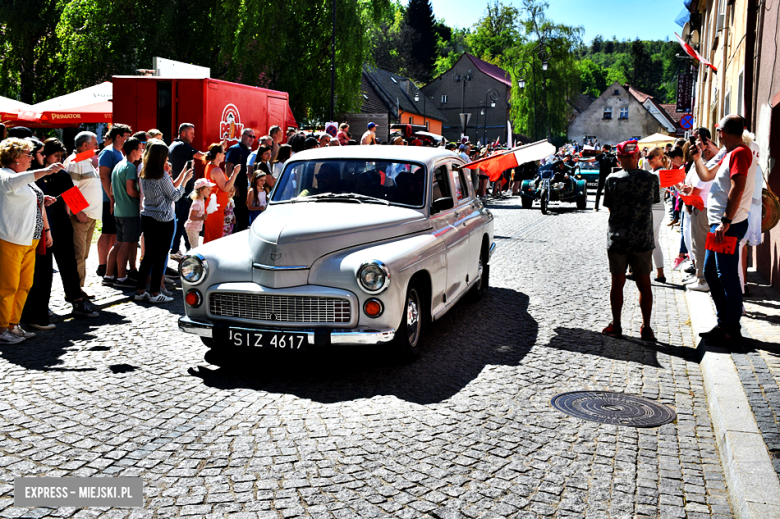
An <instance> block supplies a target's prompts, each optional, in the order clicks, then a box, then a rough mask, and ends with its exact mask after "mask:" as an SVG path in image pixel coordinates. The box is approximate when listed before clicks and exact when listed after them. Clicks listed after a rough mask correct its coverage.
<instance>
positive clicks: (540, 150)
mask: <svg viewBox="0 0 780 519" xmlns="http://www.w3.org/2000/svg"><path fill="white" fill-rule="evenodd" d="M554 154H555V146H553V145H552V144H550V143H549V142H547V140H543V141H538V142H534V143H532V144H526V145H524V146H520V147H518V148H515V149H513V150H509V151H507V152H505V153H498V154H495V155H491V156H490V157H487V158H485V159H481V160H476V161H474V162H469V163H468V164H465V165H464V166H463V169H477V168H479V169H481V170H482V171H484V172H485V173H486V174H487V175H488V176H489V177H490V180H491V182H495V181H496V180H498V179H499V178H501V173H503V172H504V171H506V170H508V169H512V168H516V167H517V166H520V165H522V164H525V163H526V162H533V161H536V160H542V159H543V158H546V157H549V156H550V155H554Z"/></svg>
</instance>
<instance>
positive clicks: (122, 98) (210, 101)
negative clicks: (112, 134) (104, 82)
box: [112, 76, 298, 151]
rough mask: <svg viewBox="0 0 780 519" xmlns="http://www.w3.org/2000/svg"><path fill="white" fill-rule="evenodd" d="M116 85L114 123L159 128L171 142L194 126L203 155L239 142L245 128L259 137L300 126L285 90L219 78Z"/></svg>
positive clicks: (130, 80) (129, 80) (131, 80)
mask: <svg viewBox="0 0 780 519" xmlns="http://www.w3.org/2000/svg"><path fill="white" fill-rule="evenodd" d="M112 82H113V86H114V91H113V105H114V114H113V121H114V122H115V123H123V124H128V125H130V127H131V128H132V129H133V131H134V132H135V131H141V130H151V129H152V128H157V129H158V130H160V131H161V132H162V133H163V137H164V140H165V142H167V143H170V142H171V140H172V139H174V138H176V137H177V136H178V127H179V124H181V123H185V122H187V123H192V124H194V125H195V140H194V142H193V143H192V145H193V146H194V147H195V148H196V149H198V150H201V151H205V150H206V149H207V148H208V146H209V144H211V143H213V142H220V141H221V140H222V139H223V138H225V137H227V139H228V144H229V145H231V146H232V145H233V144H236V143H237V142H238V141H239V139H240V138H241V131H242V130H243V129H244V128H252V129H253V130H255V134H256V135H257V137H258V138H259V137H261V136H263V135H266V134H268V130H269V128H271V126H274V125H278V126H280V127H281V128H282V131H284V132H285V133H286V131H287V128H288V127H295V128H297V127H298V125H297V123H296V122H295V118H294V117H293V114H292V110H290V105H289V102H288V99H289V98H288V94H287V93H286V92H277V91H275V90H268V89H266V88H257V87H252V86H247V85H240V84H237V83H230V82H228V81H220V80H218V79H178V78H163V77H157V76H146V77H145V76H114V77H113V78H112ZM285 139H286V136H285V138H283V140H285ZM255 147H256V145H255Z"/></svg>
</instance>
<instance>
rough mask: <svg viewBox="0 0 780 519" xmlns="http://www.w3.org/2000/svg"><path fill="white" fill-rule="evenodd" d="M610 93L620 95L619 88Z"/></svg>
mask: <svg viewBox="0 0 780 519" xmlns="http://www.w3.org/2000/svg"><path fill="white" fill-rule="evenodd" d="M612 95H613V96H619V95H620V90H618V89H617V88H616V89H615V91H614V92H613V93H612Z"/></svg>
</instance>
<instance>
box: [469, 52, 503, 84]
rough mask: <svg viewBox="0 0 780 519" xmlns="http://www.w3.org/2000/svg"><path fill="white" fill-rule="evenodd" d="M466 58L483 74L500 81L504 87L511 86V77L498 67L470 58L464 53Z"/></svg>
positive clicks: (470, 56) (473, 57) (474, 57)
mask: <svg viewBox="0 0 780 519" xmlns="http://www.w3.org/2000/svg"><path fill="white" fill-rule="evenodd" d="M466 56H468V57H469V59H470V60H471V61H472V62H473V63H474V65H475V66H476V67H477V68H478V69H479V70H480V71H482V72H483V73H484V74H487V75H488V76H490V77H492V78H493V79H497V80H498V81H501V82H502V83H504V84H505V85H509V86H510V87H511V86H512V76H511V75H510V74H509V72H507V71H506V70H504V69H502V68H501V67H499V66H498V65H493V64H492V63H488V62H487V61H482V60H481V59H479V58H477V57H476V56H472V55H471V54H469V53H468V52H467V53H466Z"/></svg>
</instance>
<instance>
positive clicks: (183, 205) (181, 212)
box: [171, 196, 192, 253]
mask: <svg viewBox="0 0 780 519" xmlns="http://www.w3.org/2000/svg"><path fill="white" fill-rule="evenodd" d="M190 206H192V199H191V198H190V197H188V196H183V197H181V198H179V199H178V200H177V201H176V230H175V231H174V233H173V243H172V244H171V253H174V252H178V251H179V250H180V248H179V246H180V245H181V239H182V238H184V247H185V250H190V249H191V248H192V247H190V240H189V238H187V233H186V232H184V224H185V223H186V222H187V219H188V218H189V217H190Z"/></svg>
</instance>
